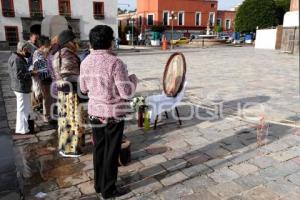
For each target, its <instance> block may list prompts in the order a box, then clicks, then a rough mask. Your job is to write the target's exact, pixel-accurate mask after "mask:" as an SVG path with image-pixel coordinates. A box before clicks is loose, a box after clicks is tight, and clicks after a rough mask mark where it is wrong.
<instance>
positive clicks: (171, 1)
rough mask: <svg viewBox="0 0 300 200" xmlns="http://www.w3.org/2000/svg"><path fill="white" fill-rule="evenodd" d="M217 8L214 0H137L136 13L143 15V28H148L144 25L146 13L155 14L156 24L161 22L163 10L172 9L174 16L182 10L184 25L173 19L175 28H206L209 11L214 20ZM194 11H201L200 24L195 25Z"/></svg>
mask: <svg viewBox="0 0 300 200" xmlns="http://www.w3.org/2000/svg"><path fill="white" fill-rule="evenodd" d="M212 4H213V5H214V7H212ZM217 8H218V1H215V0H212V1H207V0H137V14H138V15H140V16H143V18H144V25H145V28H149V27H147V26H146V18H147V13H153V14H154V15H155V17H154V19H155V24H156V25H158V24H162V23H163V12H164V11H170V12H171V11H174V12H175V14H176V16H178V12H179V11H183V12H184V13H185V14H184V15H185V17H184V26H177V25H178V21H177V20H178V19H177V20H174V28H175V29H206V27H207V23H208V18H209V13H210V12H214V13H215V22H216V16H217ZM196 12H201V15H202V16H201V26H196V22H195V21H196V17H195V15H196ZM170 24H171V22H170ZM169 28H170V27H169Z"/></svg>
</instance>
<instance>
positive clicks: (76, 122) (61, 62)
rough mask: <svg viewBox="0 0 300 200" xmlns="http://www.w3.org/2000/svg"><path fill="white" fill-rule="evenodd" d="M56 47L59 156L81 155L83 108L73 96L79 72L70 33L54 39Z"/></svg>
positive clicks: (74, 43)
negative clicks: (57, 46) (56, 42)
mask: <svg viewBox="0 0 300 200" xmlns="http://www.w3.org/2000/svg"><path fill="white" fill-rule="evenodd" d="M58 45H59V46H60V48H59V49H58V51H57V52H56V53H55V54H54V57H53V63H52V64H53V69H54V74H55V79H56V86H57V90H58V101H57V104H58V135H59V146H58V148H59V153H60V154H61V155H62V156H64V157H78V156H80V155H81V154H82V149H81V144H82V143H83V142H82V138H83V133H84V127H83V123H84V119H83V117H82V115H83V108H80V106H79V104H80V102H79V101H80V99H79V97H78V95H77V80H78V77H79V72H80V59H79V58H78V56H77V54H76V52H77V45H76V42H75V35H74V33H73V32H72V31H70V30H65V31H63V32H62V33H61V34H60V35H59V36H58Z"/></svg>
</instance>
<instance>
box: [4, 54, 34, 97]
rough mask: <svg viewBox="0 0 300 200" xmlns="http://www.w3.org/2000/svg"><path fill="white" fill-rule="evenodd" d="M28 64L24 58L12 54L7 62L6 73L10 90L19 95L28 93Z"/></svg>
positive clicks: (30, 83) (29, 81) (30, 82)
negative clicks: (7, 73)
mask: <svg viewBox="0 0 300 200" xmlns="http://www.w3.org/2000/svg"><path fill="white" fill-rule="evenodd" d="M28 68H29V66H28V64H27V62H26V60H25V59H24V57H22V56H21V55H19V54H17V53H12V54H11V56H10V58H9V60H8V72H9V76H10V81H11V89H12V90H13V91H16V92H20V93H30V92H31V86H32V80H31V73H30V72H29V71H28Z"/></svg>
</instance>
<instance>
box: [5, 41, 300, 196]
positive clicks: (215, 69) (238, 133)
mask: <svg viewBox="0 0 300 200" xmlns="http://www.w3.org/2000/svg"><path fill="white" fill-rule="evenodd" d="M174 51H181V52H183V53H184V55H185V56H186V60H187V82H188V87H187V91H186V98H185V99H184V102H185V103H186V105H183V106H181V107H179V111H180V113H181V115H182V116H183V117H187V116H189V114H190V113H191V111H195V110H197V114H194V115H193V117H192V118H191V119H189V120H185V121H183V125H182V126H181V127H179V126H178V125H177V124H176V120H174V119H172V118H171V119H165V118H164V117H162V120H161V122H160V124H159V126H158V128H157V129H156V130H153V129H152V130H150V131H146V132H145V131H143V130H141V129H138V127H137V125H136V122H135V121H134V120H129V121H127V125H126V129H125V134H126V136H127V137H128V139H129V140H131V142H132V159H133V161H132V163H131V164H130V165H128V166H126V167H120V168H119V181H118V184H119V185H120V186H122V187H125V188H129V189H130V190H131V192H130V193H128V194H127V195H126V196H124V197H122V198H120V199H140V200H142V199H145V200H146V199H165V200H174V199H183V200H202V199H203V200H223V199H230V200H240V199H241V200H269V199H270V200H277V199H278V200H298V199H300V181H299V180H300V156H299V155H300V146H299V145H300V130H299V128H297V127H299V126H300V114H299V113H300V99H299V56H296V55H288V54H283V53H281V52H279V51H268V50H257V49H254V48H252V47H226V46H222V47H217V48H204V49H202V48H189V49H176V50H174ZM170 55H171V52H169V51H167V52H163V51H159V50H153V51H141V52H126V51H123V52H121V53H120V54H119V56H120V58H121V59H122V60H123V61H124V62H125V63H126V64H127V65H128V69H129V72H130V73H136V74H137V76H138V77H139V79H140V83H139V86H138V95H145V96H148V95H152V94H157V93H161V90H162V86H161V81H162V75H163V71H164V66H165V63H166V62H167V59H168V57H169V56H170ZM7 58H8V54H7V53H2V54H1V55H0V60H1V63H0V65H1V67H0V75H1V88H2V96H3V100H1V101H0V102H5V109H4V108H1V107H0V109H1V113H3V112H4V111H6V115H5V116H7V119H4V117H3V116H2V115H1V127H0V128H1V129H0V130H1V134H2V132H3V131H6V132H7V130H8V129H7V128H8V127H10V128H14V123H15V109H16V106H15V96H14V94H13V93H12V92H11V91H10V89H9V78H8V75H7V65H6V60H7ZM215 99H218V100H221V101H222V104H223V110H222V111H223V112H222V118H220V119H218V118H213V119H212V118H209V117H210V116H211V112H212V110H213V109H214V104H215V101H214V100H215ZM2 104H3V103H2ZM190 105H192V106H190ZM196 116H201V119H200V118H199V117H196ZM261 119H264V120H265V121H264V122H265V126H264V127H263V131H262V132H263V133H264V134H265V135H264V137H263V138H257V133H258V132H257V130H258V128H260V126H261V125H262V124H261V123H260V122H261V121H259V120H261ZM2 124H5V125H3V126H2ZM6 126H7V127H6ZM37 126H38V127H37V129H38V133H37V134H36V135H31V136H28V137H25V138H22V137H14V138H13V141H14V151H15V155H16V161H17V164H18V166H19V167H18V168H19V172H20V173H21V174H22V176H23V177H24V179H23V180H22V181H21V188H20V189H21V190H23V191H24V193H25V195H26V196H27V199H36V198H35V197H34V196H35V195H36V194H37V193H39V192H43V193H45V194H46V199H85V200H87V199H91V200H92V199H96V196H95V194H94V190H93V164H92V155H91V149H92V144H91V139H90V134H87V136H86V139H87V144H86V146H85V149H84V151H85V155H84V156H82V157H80V158H78V159H66V158H61V157H60V156H59V155H58V154H57V151H56V147H57V132H56V130H55V129H54V127H52V126H46V125H44V124H43V123H42V122H41V121H39V120H37ZM260 139H262V141H261V140H260ZM0 167H1V165H0ZM11 177H14V175H12V176H11ZM1 180H2V177H1ZM6 183H7V182H6ZM4 184H5V183H3V182H1V183H0V186H1V185H4ZM0 199H1V198H0ZM3 199H5V197H3Z"/></svg>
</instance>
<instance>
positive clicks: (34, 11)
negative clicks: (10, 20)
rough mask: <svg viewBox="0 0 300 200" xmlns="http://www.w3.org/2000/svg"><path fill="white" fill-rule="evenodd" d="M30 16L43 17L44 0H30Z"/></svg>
mask: <svg viewBox="0 0 300 200" xmlns="http://www.w3.org/2000/svg"><path fill="white" fill-rule="evenodd" d="M29 8H30V16H31V17H42V16H43V11H42V0H29Z"/></svg>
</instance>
